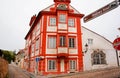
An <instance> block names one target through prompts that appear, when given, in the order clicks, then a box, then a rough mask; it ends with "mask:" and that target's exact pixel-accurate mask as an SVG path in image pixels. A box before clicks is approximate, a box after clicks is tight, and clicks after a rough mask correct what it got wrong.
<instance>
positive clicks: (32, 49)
mask: <svg viewBox="0 0 120 78" xmlns="http://www.w3.org/2000/svg"><path fill="white" fill-rule="evenodd" d="M31 51H32V53H34V44H32V48H31Z"/></svg>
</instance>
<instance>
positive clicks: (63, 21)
mask: <svg viewBox="0 0 120 78" xmlns="http://www.w3.org/2000/svg"><path fill="white" fill-rule="evenodd" d="M59 22H60V23H65V22H66V15H65V14H60V16H59Z"/></svg>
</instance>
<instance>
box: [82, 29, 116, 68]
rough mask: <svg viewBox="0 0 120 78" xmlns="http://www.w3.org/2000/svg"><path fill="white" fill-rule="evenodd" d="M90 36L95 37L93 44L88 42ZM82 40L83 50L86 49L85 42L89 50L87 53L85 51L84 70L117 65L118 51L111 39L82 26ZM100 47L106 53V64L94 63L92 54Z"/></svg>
mask: <svg viewBox="0 0 120 78" xmlns="http://www.w3.org/2000/svg"><path fill="white" fill-rule="evenodd" d="M89 38H91V39H93V44H88V39H89ZM82 42H83V43H82V46H83V51H85V44H86V43H87V44H88V51H87V53H84V56H83V62H84V70H91V69H100V68H106V67H113V66H117V58H116V51H115V50H114V48H113V46H112V43H111V42H110V41H109V40H107V39H105V38H104V37H102V36H101V35H99V34H97V33H95V32H93V31H91V30H89V29H86V28H84V27H82ZM98 49H99V50H102V51H103V52H104V53H105V54H106V64H101V65H92V62H91V54H92V53H93V52H94V50H98Z"/></svg>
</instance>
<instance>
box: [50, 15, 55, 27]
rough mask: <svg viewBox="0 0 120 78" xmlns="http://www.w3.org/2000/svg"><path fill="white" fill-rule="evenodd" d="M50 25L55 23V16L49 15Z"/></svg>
mask: <svg viewBox="0 0 120 78" xmlns="http://www.w3.org/2000/svg"><path fill="white" fill-rule="evenodd" d="M50 25H52V26H55V25H56V18H55V17H50Z"/></svg>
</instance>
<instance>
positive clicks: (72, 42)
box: [69, 38, 75, 48]
mask: <svg viewBox="0 0 120 78" xmlns="http://www.w3.org/2000/svg"><path fill="white" fill-rule="evenodd" d="M69 47H70V48H74V47H75V39H74V38H69Z"/></svg>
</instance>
